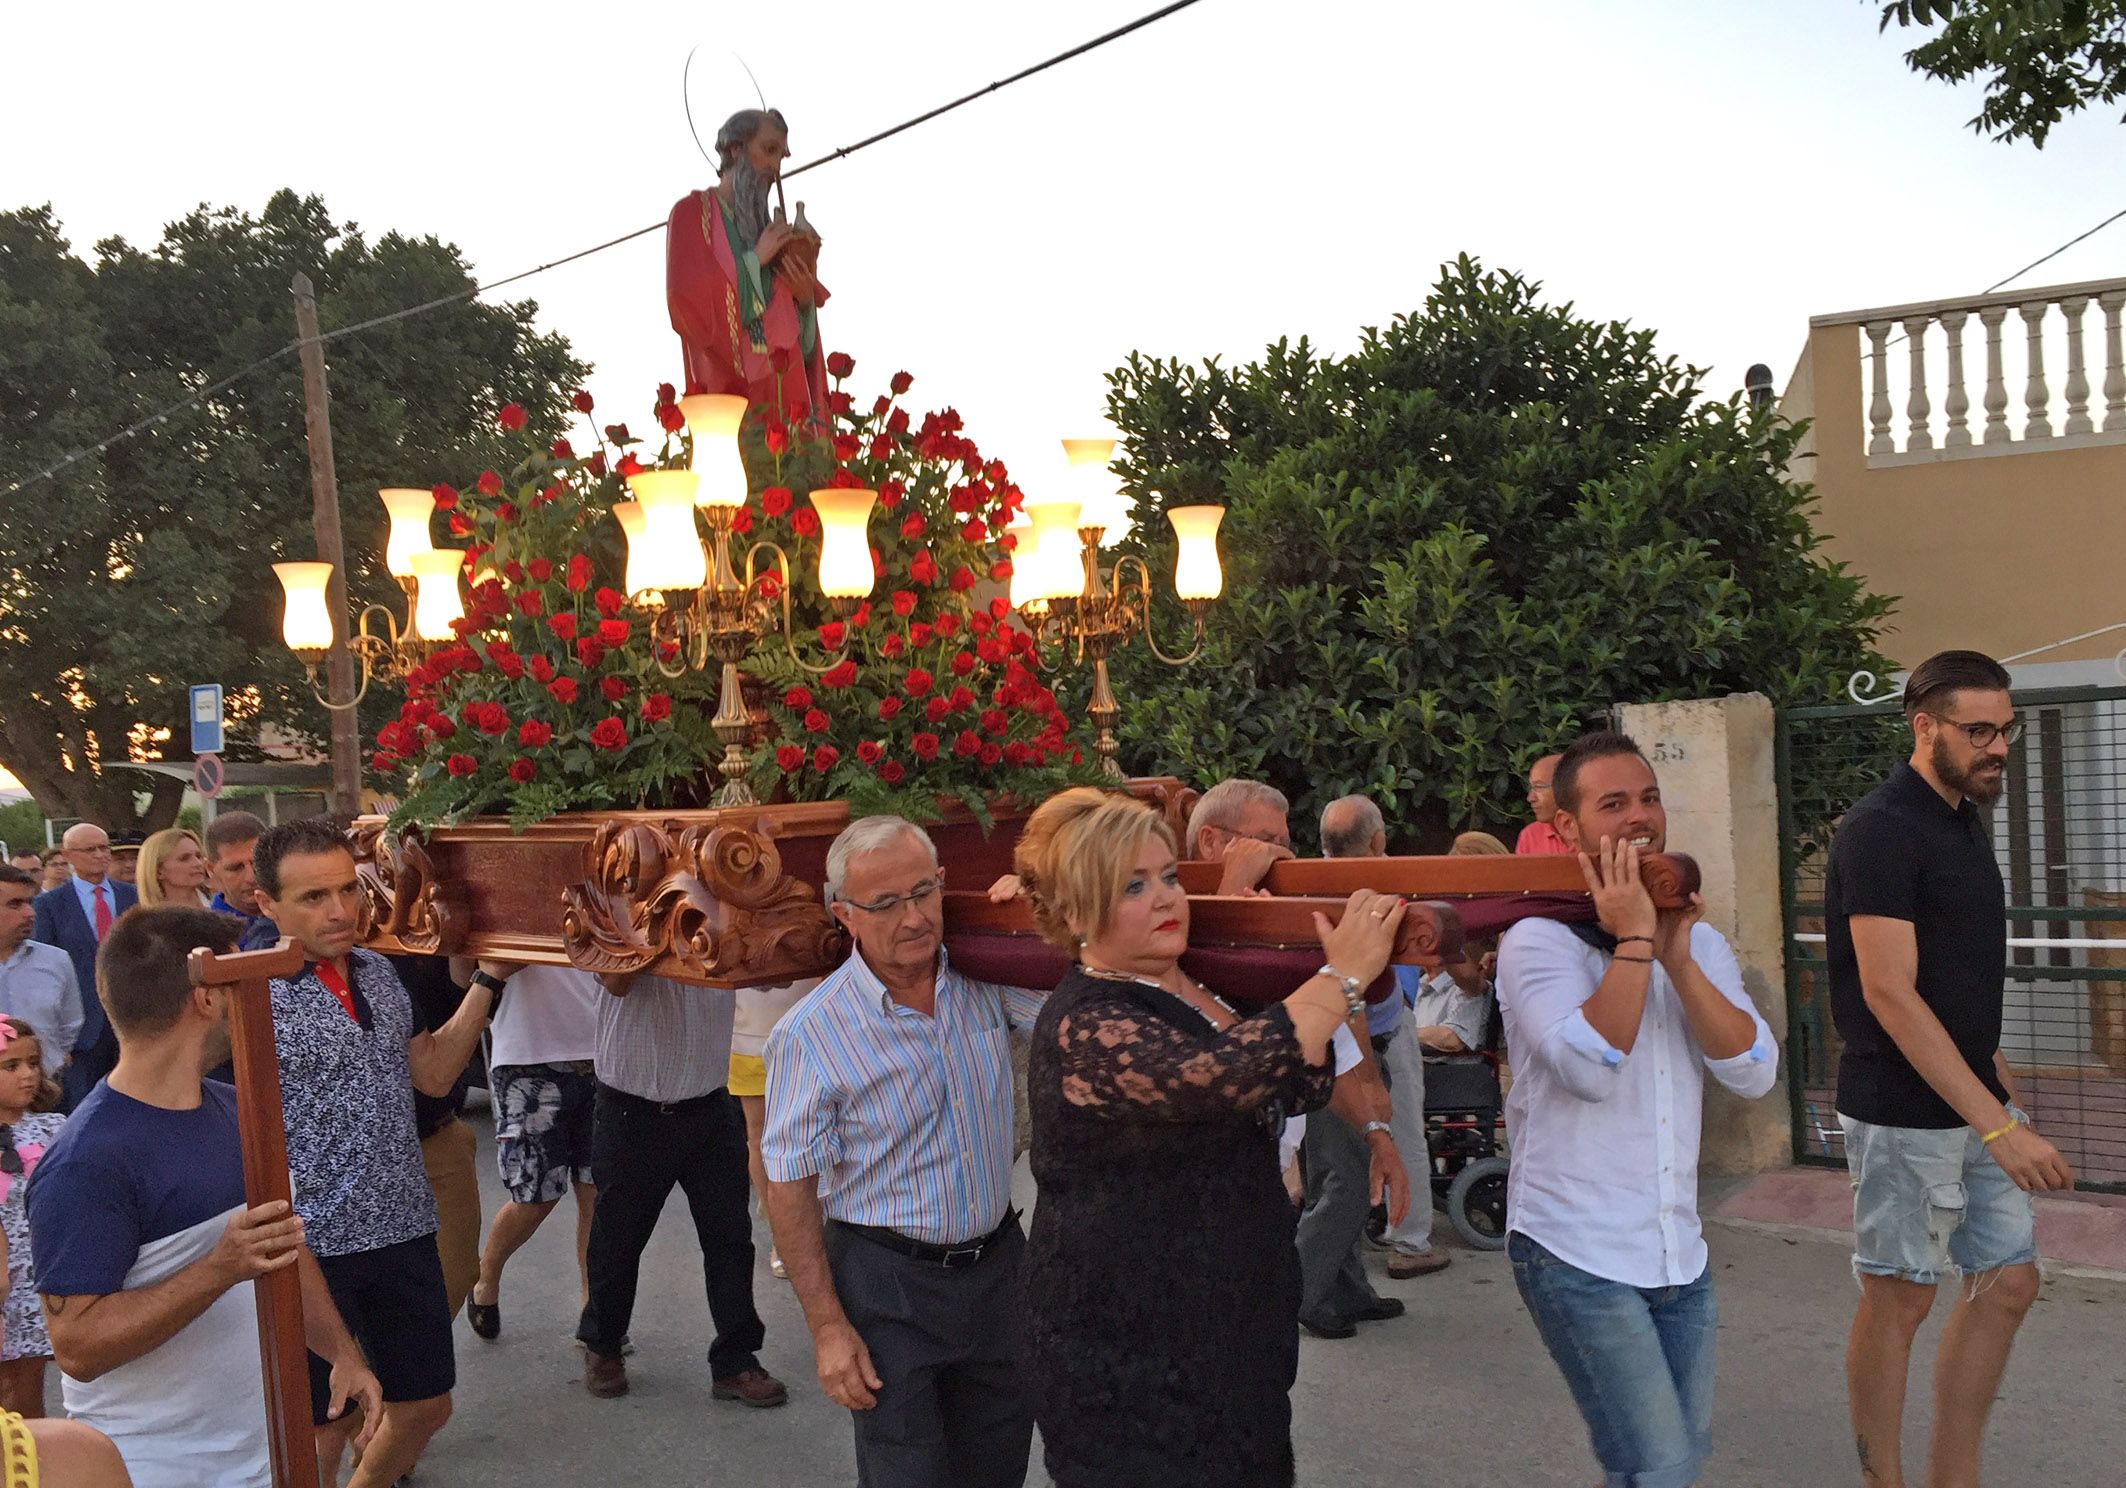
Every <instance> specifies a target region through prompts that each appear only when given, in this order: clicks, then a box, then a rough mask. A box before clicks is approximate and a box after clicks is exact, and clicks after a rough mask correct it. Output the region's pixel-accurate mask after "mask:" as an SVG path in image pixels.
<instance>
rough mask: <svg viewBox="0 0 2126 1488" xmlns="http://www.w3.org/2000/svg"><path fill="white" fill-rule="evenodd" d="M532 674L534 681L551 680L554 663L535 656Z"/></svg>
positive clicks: (532, 660) (552, 678)
mask: <svg viewBox="0 0 2126 1488" xmlns="http://www.w3.org/2000/svg"><path fill="white" fill-rule="evenodd" d="M570 618H572V619H573V618H574V617H573V616H571V617H570ZM531 674H532V680H533V681H534V682H551V681H553V680H554V664H553V663H552V662H550V661H548V660H547V659H546V658H545V657H543V656H534V657H533V658H532V659H531Z"/></svg>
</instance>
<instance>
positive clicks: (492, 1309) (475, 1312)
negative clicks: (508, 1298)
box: [465, 1297, 502, 1341]
mask: <svg viewBox="0 0 2126 1488" xmlns="http://www.w3.org/2000/svg"><path fill="white" fill-rule="evenodd" d="M465 1321H466V1322H468V1323H471V1324H472V1331H473V1332H474V1333H475V1334H477V1335H478V1336H479V1337H481V1338H485V1339H488V1340H490V1341H492V1340H494V1339H496V1338H499V1337H501V1336H502V1304H501V1303H500V1302H475V1301H473V1300H472V1299H471V1298H469V1297H468V1298H466V1300H465Z"/></svg>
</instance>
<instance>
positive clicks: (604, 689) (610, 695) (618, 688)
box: [598, 677, 627, 703]
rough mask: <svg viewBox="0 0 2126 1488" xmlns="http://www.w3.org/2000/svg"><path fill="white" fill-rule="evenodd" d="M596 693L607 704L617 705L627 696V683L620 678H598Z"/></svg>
mask: <svg viewBox="0 0 2126 1488" xmlns="http://www.w3.org/2000/svg"><path fill="white" fill-rule="evenodd" d="M598 691H599V692H600V693H601V694H602V695H603V696H604V698H605V700H606V701H607V702H609V703H617V702H619V701H620V699H621V698H622V697H624V696H626V695H627V682H626V680H625V679H623V678H620V677H600V678H599V679H598Z"/></svg>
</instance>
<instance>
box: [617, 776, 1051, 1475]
mask: <svg viewBox="0 0 2126 1488" xmlns="http://www.w3.org/2000/svg"><path fill="white" fill-rule="evenodd" d="M942 877H943V875H942V872H941V870H940V869H939V867H938V859H937V848H936V847H935V845H933V844H932V842H931V841H930V837H929V835H928V834H927V833H925V832H924V831H923V830H922V828H920V827H918V826H916V825H914V824H913V823H912V822H907V821H904V820H902V819H901V818H899V817H894V816H874V817H867V818H865V819H863V820H861V821H857V822H853V823H851V824H850V826H849V828H848V829H847V830H846V831H844V832H843V833H842V834H841V836H840V837H838V838H836V839H835V841H834V845H833V846H832V847H831V848H829V849H828V852H827V885H826V887H827V896H828V902H829V904H830V906H831V907H832V910H833V913H834V916H835V918H836V919H838V920H840V921H841V922H842V924H843V925H844V926H845V927H847V929H848V931H849V934H850V936H851V937H852V938H853V939H854V941H855V943H856V948H855V950H854V951H852V952H851V953H850V956H849V959H848V960H847V961H846V962H844V963H843V964H842V966H841V967H840V968H839V969H838V970H836V971H835V972H834V973H833V974H832V975H830V976H829V977H828V978H827V979H826V980H825V981H823V982H821V983H820V985H819V986H818V987H817V988H816V989H814V990H813V992H812V993H811V994H810V995H808V996H807V997H806V998H805V1000H804V1001H803V1002H800V1003H799V1004H798V1005H797V1006H796V1007H794V1008H792V1009H791V1010H790V1011H789V1013H788V1014H786V1015H785V1016H784V1018H783V1020H782V1022H781V1023H780V1024H778V1025H777V1026H776V1029H775V1032H774V1033H773V1034H772V1035H771V1036H770V1037H769V1039H768V1049H767V1061H768V1121H767V1130H766V1133H765V1135H764V1136H763V1138H762V1141H761V1156H762V1159H763V1161H764V1164H765V1166H766V1169H767V1174H768V1179H769V1183H768V1193H767V1195H766V1198H767V1208H768V1219H769V1222H770V1224H771V1225H772V1226H773V1227H774V1230H775V1243H776V1246H777V1248H778V1249H779V1250H780V1252H781V1254H782V1259H783V1264H784V1265H785V1266H786V1267H787V1268H788V1269H789V1273H790V1281H791V1284H792V1285H793V1286H794V1287H795V1288H796V1291H797V1297H798V1301H799V1302H800V1303H801V1304H802V1306H803V1307H804V1310H805V1321H806V1323H807V1324H808V1325H809V1326H810V1327H811V1329H812V1340H813V1348H814V1351H815V1353H816V1355H817V1364H818V1369H819V1378H820V1384H821V1385H822V1386H823V1387H824V1388H825V1390H826V1392H827V1395H828V1397H829V1398H830V1399H832V1400H833V1401H835V1402H836V1403H837V1404H839V1405H844V1406H847V1407H848V1408H849V1409H850V1410H851V1411H852V1412H854V1413H855V1414H854V1422H855V1427H856V1461H857V1481H858V1483H859V1484H861V1485H863V1488H1019V1485H1020V1484H1022V1483H1023V1482H1024V1481H1025V1479H1026V1470H1027V1458H1028V1453H1029V1451H1030V1450H1031V1447H1032V1440H1033V1402H1032V1399H1031V1397H1030V1395H1029V1393H1028V1391H1027V1389H1026V1387H1025V1384H1024V1382H1023V1381H1022V1379H1021V1375H1020V1365H1019V1360H1020V1357H1021V1353H1022V1334H1021V1329H1020V1309H1019V1268H1020V1265H1021V1264H1022V1256H1023V1253H1024V1251H1025V1247H1026V1241H1025V1237H1024V1235H1023V1234H1022V1233H1021V1231H1020V1229H1019V1217H1018V1215H1017V1213H1016V1212H1015V1211H1013V1209H1012V1208H1011V1163H1012V1148H1011V1137H1012V1078H1011V1051H1010V1038H1011V1033H1012V1030H1013V1029H1019V1030H1026V1029H1030V1028H1031V1027H1032V1025H1033V1021H1034V1018H1035V1016H1036V1015H1037V1014H1038V1013H1039V1011H1040V1006H1041V994H1040V993H1037V992H1029V991H1026V990H1024V989H1022V988H1017V987H999V986H994V985H992V984H990V983H987V982H976V981H970V980H969V979H967V978H966V977H963V976H960V975H959V974H958V973H956V972H954V971H953V970H952V968H951V967H950V966H949V965H948V964H947V963H946V960H945V955H944V951H943V947H942V940H943V935H944V908H943V904H942V902H941V899H940V895H939V889H940V886H941V882H942ZM599 1202H600V1203H601V1204H602V1203H603V1202H604V1200H603V1198H602V1197H601V1198H600V1200H599Z"/></svg>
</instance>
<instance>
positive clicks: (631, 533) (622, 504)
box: [613, 501, 647, 596]
mask: <svg viewBox="0 0 2126 1488" xmlns="http://www.w3.org/2000/svg"><path fill="white" fill-rule="evenodd" d="M613 516H614V518H615V519H616V520H617V521H618V522H619V523H620V535H621V536H622V537H624V538H626V539H627V592H628V594H629V595H630V596H633V595H637V594H640V593H642V592H643V587H644V586H643V584H642V582H641V580H642V536H643V533H644V532H645V531H646V530H647V521H646V519H645V518H644V517H643V515H642V503H641V502H639V501H616V502H614V503H613Z"/></svg>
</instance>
